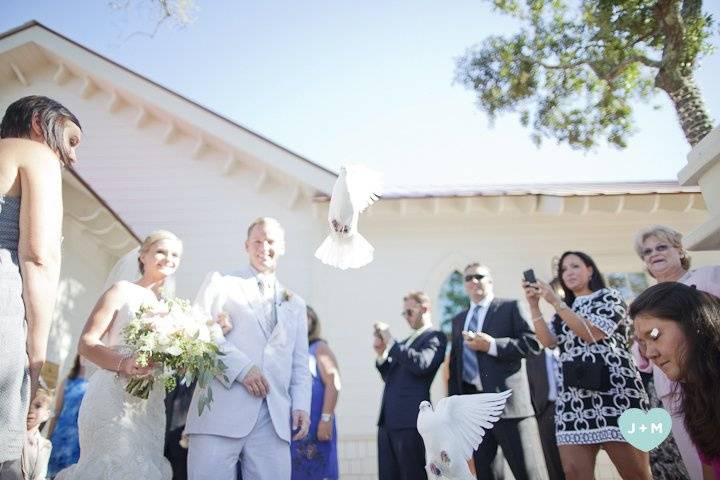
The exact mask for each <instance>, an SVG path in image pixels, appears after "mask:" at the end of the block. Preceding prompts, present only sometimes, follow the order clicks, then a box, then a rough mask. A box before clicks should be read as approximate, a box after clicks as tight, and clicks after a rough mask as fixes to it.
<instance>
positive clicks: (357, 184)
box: [345, 165, 382, 213]
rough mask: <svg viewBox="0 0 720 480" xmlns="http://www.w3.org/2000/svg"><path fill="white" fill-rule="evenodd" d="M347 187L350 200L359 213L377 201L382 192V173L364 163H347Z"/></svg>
mask: <svg viewBox="0 0 720 480" xmlns="http://www.w3.org/2000/svg"><path fill="white" fill-rule="evenodd" d="M345 171H346V175H347V188H348V191H349V192H350V202H351V203H352V205H353V209H354V210H356V211H357V212H358V213H359V212H362V211H364V210H365V209H366V208H367V207H369V206H370V205H372V204H373V203H375V201H377V199H378V197H379V195H380V193H381V192H382V174H381V173H379V172H376V171H374V170H370V169H369V168H367V167H365V166H363V165H347V166H346V167H345Z"/></svg>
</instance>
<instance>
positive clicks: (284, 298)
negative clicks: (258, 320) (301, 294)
mask: <svg viewBox="0 0 720 480" xmlns="http://www.w3.org/2000/svg"><path fill="white" fill-rule="evenodd" d="M292 297H293V292H291V291H290V290H287V289H284V290H283V291H282V293H281V294H280V301H279V302H278V307H280V306H282V305H283V304H284V303H286V302H289V301H290V300H291V299H292Z"/></svg>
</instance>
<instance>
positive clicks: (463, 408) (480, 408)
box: [417, 390, 511, 480]
mask: <svg viewBox="0 0 720 480" xmlns="http://www.w3.org/2000/svg"><path fill="white" fill-rule="evenodd" d="M510 394H511V391H510V390H506V391H504V392H501V393H477V394H474V395H453V396H451V397H446V398H443V399H441V400H440V401H439V402H437V405H436V407H435V410H433V406H432V404H431V403H430V402H428V401H424V402H421V403H420V413H419V414H418V419H417V429H418V432H419V433H420V435H421V436H422V438H423V441H424V442H425V461H426V462H427V464H426V465H425V470H427V472H428V478H430V479H432V480H440V479H447V480H475V476H474V475H473V474H472V473H471V472H470V467H469V466H468V460H470V459H471V458H472V454H473V451H474V450H476V449H477V448H478V446H479V445H480V443H481V442H482V439H483V435H485V432H486V431H487V430H489V429H491V428H492V427H493V423H494V422H496V421H497V420H498V419H499V418H500V415H502V412H503V410H504V409H505V401H506V400H507V399H508V398H509V397H510Z"/></svg>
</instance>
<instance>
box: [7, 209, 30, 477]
mask: <svg viewBox="0 0 720 480" xmlns="http://www.w3.org/2000/svg"><path fill="white" fill-rule="evenodd" d="M19 240H20V198H19V197H7V196H4V195H0V463H2V462H6V461H9V460H19V459H20V455H21V453H22V448H23V441H24V439H25V430H26V427H25V418H26V417H27V413H28V406H29V404H30V399H29V396H30V376H29V371H28V358H27V353H26V348H25V338H26V337H25V335H26V331H27V326H26V324H25V304H24V303H23V299H22V278H21V277H20V268H19V266H18V242H19Z"/></svg>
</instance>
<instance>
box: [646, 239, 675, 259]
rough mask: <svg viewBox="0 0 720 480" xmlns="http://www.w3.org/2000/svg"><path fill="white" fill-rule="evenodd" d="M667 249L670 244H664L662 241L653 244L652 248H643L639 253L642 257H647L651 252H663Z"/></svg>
mask: <svg viewBox="0 0 720 480" xmlns="http://www.w3.org/2000/svg"><path fill="white" fill-rule="evenodd" d="M669 249H670V245H666V244H664V243H659V244H657V245H655V247H654V248H643V249H642V251H641V252H640V253H641V254H642V256H643V258H647V257H649V256H650V255H652V254H653V252H657V253H663V252H667V251H668V250H669Z"/></svg>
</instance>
